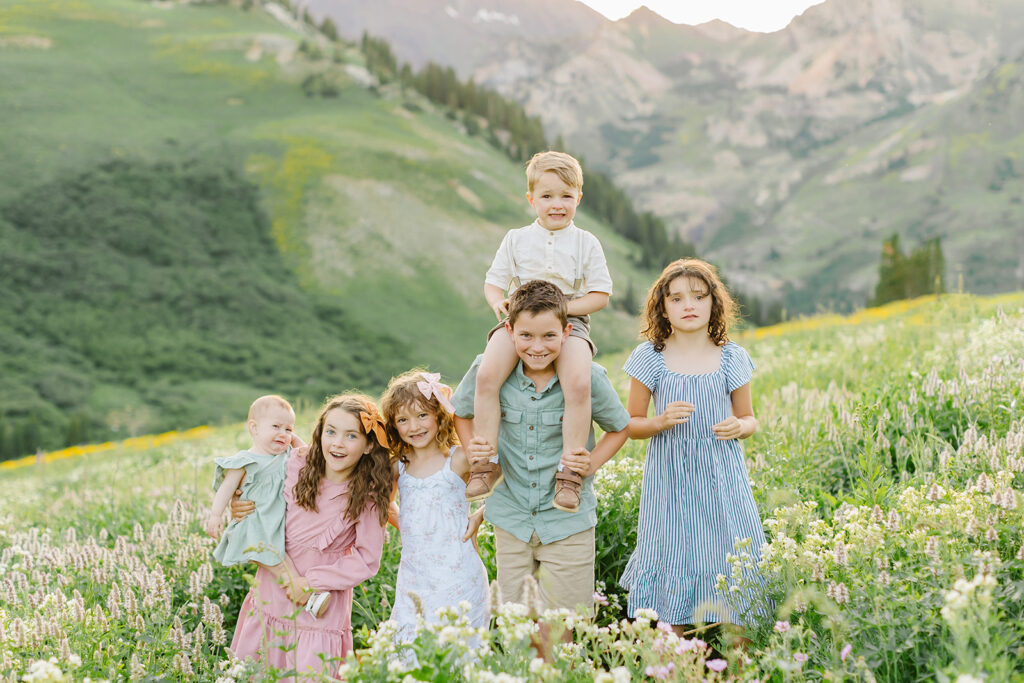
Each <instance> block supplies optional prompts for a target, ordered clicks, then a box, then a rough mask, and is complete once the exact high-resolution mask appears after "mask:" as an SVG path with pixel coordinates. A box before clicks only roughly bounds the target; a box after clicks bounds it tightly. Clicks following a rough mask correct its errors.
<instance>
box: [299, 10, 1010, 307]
mask: <svg viewBox="0 0 1024 683" xmlns="http://www.w3.org/2000/svg"><path fill="white" fill-rule="evenodd" d="M392 3H400V0H392ZM335 4H336V3H330V4H329V5H328V4H326V3H325V4H323V5H317V4H311V5H309V7H310V8H311V10H313V11H323V12H326V13H330V14H331V16H334V14H333V9H332V8H333V7H334V6H335ZM337 4H345V3H337ZM410 4H412V3H410V2H408V1H406V2H405V4H404V5H402V6H404V7H408V6H409V5H410ZM415 4H416V6H417V7H422V8H424V9H423V11H424V12H428V10H427V9H425V8H427V7H428V6H429V7H434V6H433V5H432V4H431V3H423V4H420V3H415ZM574 5H575V3H572V2H569V1H568V0H565V1H564V2H552V3H550V7H551V8H557V9H558V10H559V11H569V10H570V9H572V7H573V6H574ZM470 6H471V7H476V8H482V7H483V4H482V3H473V4H472V5H470ZM487 8H488V9H489V11H495V12H506V13H507V12H512V11H513V9H514V11H515V12H516V16H517V17H519V22H520V24H521V25H532V23H533V21H534V20H537V19H538V18H539V17H540V16H542V14H543V11H535V13H534V14H533V15H528V12H529V11H530V10H531V8H530V7H527V6H526V5H524V4H520V3H512V2H505V3H501V4H497V3H490V4H488V5H487ZM391 9H392V11H393V12H396V13H398V12H400V11H401V10H400V8H399V5H395V4H392V8H391ZM435 10H436V11H435ZM430 11H433V14H432V15H431V18H430V19H427V18H424V19H423V20H422V21H423V22H426V23H428V24H429V25H430V26H431V30H432V31H434V32H435V33H434V35H433V38H432V40H434V41H436V42H438V43H444V44H446V48H445V49H444V50H437V51H431V50H429V49H427V47H426V46H424V45H423V44H414V43H409V44H405V43H403V41H402V39H401V38H400V37H399V35H398V34H392V33H389V30H390V29H389V28H388V26H387V25H385V24H383V23H376V22H375V21H374V20H373V16H372V15H370V14H366V15H364V21H363V23H362V25H361V30H367V31H369V32H370V33H376V34H380V35H383V36H384V37H386V38H392V39H394V40H395V41H396V51H397V52H398V53H399V55H407V58H408V59H412V60H414V61H415V62H416V63H419V62H422V61H424V60H426V59H433V60H436V61H439V62H441V63H444V64H450V65H453V66H454V67H455V68H456V69H457V70H458V71H460V72H461V73H467V74H472V75H473V76H474V78H475V79H476V81H477V82H478V83H482V84H485V85H490V86H492V87H495V88H497V89H498V90H500V91H501V92H503V93H505V94H506V95H508V96H510V97H513V98H514V99H516V100H518V101H520V102H522V103H523V104H524V106H525V107H526V109H527V110H528V111H529V112H530V113H532V114H534V115H539V116H541V117H542V119H543V120H544V122H545V125H546V127H547V130H548V132H549V134H551V135H555V134H560V135H562V137H563V138H564V139H565V140H566V142H567V145H568V147H569V148H570V149H571V150H573V151H578V152H581V153H583V154H584V155H585V156H586V158H587V160H588V161H589V162H590V163H591V164H594V165H596V166H597V167H599V168H603V169H605V170H607V171H608V172H609V173H610V174H611V175H612V177H613V178H615V179H616V181H617V182H619V183H620V184H621V185H623V186H624V187H626V188H628V189H629V190H630V191H631V193H632V194H633V196H634V198H635V201H636V203H637V204H638V205H639V206H641V207H642V208H644V209H648V210H652V211H654V212H655V213H657V214H658V215H660V216H662V217H663V218H665V219H666V221H667V222H668V223H669V225H670V226H671V227H672V228H673V229H675V230H677V231H678V232H679V233H681V234H682V235H683V236H685V237H686V238H688V239H690V240H691V241H693V242H695V243H696V244H697V247H698V249H699V250H700V251H701V253H702V254H704V255H706V256H707V257H709V258H711V259H714V260H715V261H716V262H718V263H720V264H721V265H722V266H723V268H724V270H725V272H726V273H727V274H728V275H729V276H730V277H731V278H732V281H733V282H736V283H738V284H740V285H741V286H742V287H743V288H744V289H745V290H747V291H751V292H761V293H764V294H765V295H767V296H770V297H774V298H776V299H777V300H780V301H782V302H783V303H784V304H785V305H786V307H787V308H788V309H789V310H790V311H794V312H808V311H813V310H815V309H817V308H822V307H824V308H838V309H841V310H846V309H849V308H851V307H855V306H859V305H863V303H864V302H865V300H866V299H867V298H868V297H869V296H870V294H871V291H872V288H873V286H874V283H875V281H876V278H877V263H878V257H879V253H880V249H881V244H882V241H883V239H885V238H886V237H887V236H889V235H890V234H893V233H896V234H899V235H901V236H902V237H903V238H904V243H905V244H906V243H910V244H914V243H916V242H917V241H919V240H923V239H928V238H931V237H936V236H938V237H941V238H942V239H943V244H944V248H945V252H946V261H947V263H948V264H949V273H948V278H947V279H948V280H949V281H950V282H951V283H953V286H956V284H957V283H958V282H959V281H960V280H961V279H962V281H963V285H964V286H965V287H967V288H968V289H970V290H973V291H978V292H993V291H1001V290H1005V289H1013V288H1021V287H1024V243H1022V240H1024V238H1022V237H1021V236H1020V235H1021V231H1020V227H1019V226H1020V225H1021V224H1022V223H1024V207H1022V205H1021V196H1022V194H1024V183H1022V181H1021V173H1022V169H1021V167H1020V166H1021V163H1022V162H1021V161H1020V160H1019V159H1020V158H1021V155H1024V138H1022V137H1021V132H1024V130H1022V129H1024V126H1022V125H1021V124H1020V123H1019V120H1020V117H1019V115H1018V114H1017V113H1016V112H1018V111H1019V110H1014V109H1012V108H1006V107H1012V106H1014V102H1015V100H1014V95H1013V87H1014V86H1013V84H1012V83H1011V82H1009V81H1007V80H1006V78H1007V77H1006V74H1007V73H1015V72H1016V69H1017V68H1018V66H1019V62H1020V57H1021V55H1022V54H1024V6H1022V5H1021V4H1020V3H1019V2H1015V1H1014V0H986V1H985V2H981V3H979V2H974V1H971V2H968V1H967V0H871V1H870V2H864V3H848V2H843V1H842V0H828V1H827V2H824V3H822V4H820V5H816V6H814V7H811V8H810V9H808V10H807V11H806V12H804V13H803V14H802V15H801V16H799V17H796V18H795V19H794V20H793V21H792V22H791V23H790V25H789V26H787V27H786V28H785V29H783V30H781V31H777V32H775V33H770V34H760V33H752V32H749V31H744V30H742V29H738V28H735V27H732V26H730V25H728V24H725V23H724V22H720V21H719V22H709V23H707V24H702V25H699V26H684V25H677V24H674V23H672V22H669V21H667V20H665V19H663V18H662V17H660V16H658V15H657V14H655V13H653V12H651V11H650V10H647V9H645V8H641V9H638V10H637V11H635V12H634V13H633V14H631V15H630V16H629V17H626V18H624V19H621V20H619V21H617V22H612V21H607V20H601V21H598V22H596V24H592V23H588V22H579V23H578V24H574V25H573V26H572V28H571V30H569V31H567V32H566V34H565V35H564V36H560V37H555V38H554V39H552V38H550V37H545V36H544V35H543V34H541V33H540V32H537V33H536V34H533V35H528V36H524V37H523V38H522V39H521V40H520V41H519V42H515V43H513V42H510V41H508V40H498V39H495V40H493V41H492V47H491V50H490V51H487V50H472V51H466V52H464V53H461V54H460V53H458V50H457V47H456V46H457V45H459V40H461V37H459V36H457V35H456V34H457V33H459V34H461V32H462V31H463V30H464V29H463V28H458V27H456V25H455V24H451V23H447V22H444V21H441V20H440V18H439V17H440V16H441V15H443V13H444V8H439V9H438V8H434V9H433V10H430ZM428 13H429V12H428ZM426 23H425V25H426ZM449 41H451V42H450V43H449ZM999 84H1002V85H1001V87H1004V88H1005V89H1006V90H1005V91H1001V92H1003V96H1002V98H1001V99H997V100H993V99H992V98H991V97H989V96H988V95H986V93H987V92H988V91H989V90H990V89H991V88H992V87H997V86H999ZM997 176H998V178H999V179H998V180H997V181H993V178H994V177H997ZM996 186H998V189H994V188H995V187H996Z"/></svg>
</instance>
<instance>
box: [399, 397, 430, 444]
mask: <svg viewBox="0 0 1024 683" xmlns="http://www.w3.org/2000/svg"><path fill="white" fill-rule="evenodd" d="M394 423H395V429H396V430H397V431H398V436H400V437H401V438H402V441H404V442H405V443H407V444H409V445H410V446H412V448H413V450H415V451H418V450H420V449H423V448H427V447H428V446H430V445H431V444H433V443H434V442H435V441H436V439H437V432H438V424H437V415H435V414H434V411H432V410H429V409H428V408H426V407H424V406H422V405H420V404H418V403H406V404H405V405H403V406H400V407H399V408H398V410H396V411H395V417H394Z"/></svg>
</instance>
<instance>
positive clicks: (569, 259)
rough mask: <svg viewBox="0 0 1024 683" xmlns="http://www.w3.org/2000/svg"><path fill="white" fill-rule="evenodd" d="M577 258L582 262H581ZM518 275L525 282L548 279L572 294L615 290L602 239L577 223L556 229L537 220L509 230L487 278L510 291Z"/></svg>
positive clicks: (489, 282) (569, 294) (493, 283)
mask: <svg viewBox="0 0 1024 683" xmlns="http://www.w3.org/2000/svg"><path fill="white" fill-rule="evenodd" d="M577 258H581V259H582V263H580V264H577V262H576V261H577ZM577 273H578V274H579V277H581V278H582V280H583V282H582V284H581V285H580V288H579V291H575V290H574V289H573V283H574V281H575V279H576V277H577ZM516 276H518V277H519V279H520V281H521V282H529V281H530V280H547V281H548V282H551V283H553V284H555V285H556V286H557V287H558V288H559V289H561V290H562V292H563V293H564V294H565V295H566V296H568V297H578V296H583V295H584V294H586V293H588V292H604V293H605V294H609V295H610V294H611V293H612V278H611V275H610V274H609V273H608V262H607V261H606V260H605V256H604V249H602V248H601V242H599V241H598V239H597V238H596V237H594V236H593V235H592V234H590V233H589V232H587V231H586V230H583V229H581V228H578V227H576V224H575V223H570V224H569V225H568V226H566V227H564V228H562V229H561V230H554V231H552V230H548V229H546V228H544V227H541V225H540V224H539V223H538V222H536V221H534V222H533V223H532V224H530V225H527V226H526V227H523V228H518V229H515V230H509V231H508V233H506V235H505V238H504V239H503V240H502V241H501V246H500V247H498V252H497V253H496V254H495V255H494V261H493V262H492V263H491V267H490V269H489V270H488V271H487V276H486V277H485V280H484V281H485V282H486V283H487V284H489V285H494V286H496V287H500V288H501V289H502V290H503V291H506V290H508V289H509V286H510V285H511V283H512V279H513V278H514V277H516ZM510 293H511V292H510Z"/></svg>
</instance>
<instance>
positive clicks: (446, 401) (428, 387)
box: [416, 372, 455, 413]
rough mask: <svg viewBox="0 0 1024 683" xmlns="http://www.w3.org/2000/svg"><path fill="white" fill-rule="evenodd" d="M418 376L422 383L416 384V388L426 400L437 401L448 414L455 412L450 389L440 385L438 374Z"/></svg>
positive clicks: (428, 373) (423, 373)
mask: <svg viewBox="0 0 1024 683" xmlns="http://www.w3.org/2000/svg"><path fill="white" fill-rule="evenodd" d="M420 376H421V377H422V378H423V381H421V382H416V388H417V389H419V390H420V393H421V394H423V396H424V397H426V398H427V399H428V400H429V399H430V397H431V396H433V397H434V398H436V399H437V402H438V403H440V404H441V406H442V407H443V408H444V409H445V410H447V411H448V412H449V413H454V412H455V406H454V405H452V402H451V399H450V398H449V396H451V393H452V389H451V387H449V386H448V385H447V384H442V383H441V373H440V372H421V373H420Z"/></svg>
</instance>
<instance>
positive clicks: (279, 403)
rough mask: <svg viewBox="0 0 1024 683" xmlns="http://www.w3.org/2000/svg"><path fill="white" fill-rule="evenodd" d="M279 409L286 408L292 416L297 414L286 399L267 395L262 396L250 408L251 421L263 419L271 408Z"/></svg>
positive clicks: (275, 395)
mask: <svg viewBox="0 0 1024 683" xmlns="http://www.w3.org/2000/svg"><path fill="white" fill-rule="evenodd" d="M274 407H278V408H284V409H285V410H287V411H288V412H290V413H291V414H292V415H294V414H295V410H294V409H293V408H292V404H291V403H288V401H286V400H284V398H282V397H280V396H278V395H277V394H267V395H266V396H260V397H259V398H258V399H256V400H255V401H253V402H252V405H251V406H249V417H248V418H247V419H249V420H258V419H260V418H261V417H263V416H264V415H265V414H266V412H267V411H268V410H270V409H271V408H274Z"/></svg>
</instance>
